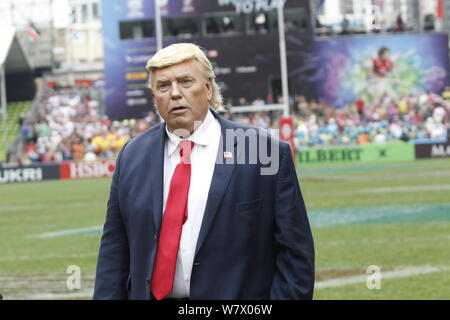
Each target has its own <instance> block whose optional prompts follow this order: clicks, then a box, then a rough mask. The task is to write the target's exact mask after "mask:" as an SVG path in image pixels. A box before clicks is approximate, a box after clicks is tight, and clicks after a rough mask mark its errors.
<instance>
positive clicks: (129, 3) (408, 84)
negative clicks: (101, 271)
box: [0, 0, 450, 299]
mask: <svg viewBox="0 0 450 320" xmlns="http://www.w3.org/2000/svg"><path fill="white" fill-rule="evenodd" d="M278 3H279V2H278V1H276V0H160V1H159V2H158V3H155V2H154V1H153V0H107V1H106V0H103V1H101V0H14V1H13V0H2V1H1V2H0V66H1V68H0V86H1V90H0V100H1V101H0V102H1V109H0V110H1V112H0V116H1V117H0V120H1V122H0V135H1V140H0V240H1V241H0V295H2V296H3V298H4V299H89V298H91V297H92V291H93V283H94V280H95V266H96V261H97V254H98V247H99V242H100V237H101V232H102V225H103V222H104V219H105V212H106V202H107V199H108V192H109V185H110V183H111V176H112V174H113V172H114V169H115V157H116V156H117V153H118V152H119V150H120V149H121V147H122V146H123V145H124V143H125V142H126V141H127V140H129V139H130V138H133V137H135V136H137V135H139V134H140V133H142V132H144V131H146V130H147V129H149V128H151V127H152V126H154V125H155V124H158V123H159V122H160V121H161V119H160V117H159V115H158V113H157V111H156V109H155V107H154V105H153V98H152V94H151V91H150V90H149V89H148V87H147V78H148V74H147V71H146V70H145V64H146V62H147V61H148V60H149V59H150V58H151V56H152V55H153V54H154V53H155V52H156V51H157V49H158V48H159V47H161V46H167V45H170V44H172V43H177V42H193V43H196V44H198V45H200V46H201V47H203V48H204V49H205V51H206V53H207V56H208V58H209V59H210V60H211V61H212V63H213V66H214V70H215V73H216V75H217V81H218V83H219V86H220V87H221V90H222V93H223V96H224V102H225V109H226V110H225V111H224V112H222V114H223V116H225V117H226V118H228V119H232V120H234V121H237V122H240V123H245V124H250V125H253V126H256V127H259V128H261V129H263V130H268V131H270V132H272V133H273V134H275V135H279V136H280V139H282V140H285V141H287V142H289V143H290V144H291V146H292V150H293V152H294V154H295V163H296V168H297V172H298V177H299V181H300V185H301V188H302V192H303V196H304V198H305V202H306V205H307V208H308V215H309V218H310V221H311V225H312V228H313V234H314V238H315V244H316V269H317V272H316V291H315V298H316V299H449V298H450V277H449V276H450V254H449V252H450V250H449V249H450V196H449V194H450V193H449V191H450V159H449V158H450V142H449V136H450V124H449V123H450V122H449V120H450V119H449V117H450V86H449V85H450V83H449V37H448V34H449V31H450V1H448V0H427V1H425V0H286V1H281V3H283V4H284V8H283V10H282V11H278V10H277V5H278ZM280 13H282V15H281V16H280Z"/></svg>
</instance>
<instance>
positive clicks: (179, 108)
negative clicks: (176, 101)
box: [170, 106, 187, 113]
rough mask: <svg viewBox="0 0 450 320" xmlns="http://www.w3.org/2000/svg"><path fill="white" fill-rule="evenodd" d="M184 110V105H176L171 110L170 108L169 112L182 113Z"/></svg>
mask: <svg viewBox="0 0 450 320" xmlns="http://www.w3.org/2000/svg"><path fill="white" fill-rule="evenodd" d="M186 110H187V108H186V107H183V106H178V107H175V108H172V110H170V112H171V113H182V112H184V111H186Z"/></svg>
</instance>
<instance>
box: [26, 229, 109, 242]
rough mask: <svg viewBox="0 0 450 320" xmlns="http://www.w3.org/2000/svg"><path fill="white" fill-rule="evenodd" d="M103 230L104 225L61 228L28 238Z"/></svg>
mask: <svg viewBox="0 0 450 320" xmlns="http://www.w3.org/2000/svg"><path fill="white" fill-rule="evenodd" d="M102 230H103V226H95V227H89V228H81V229H70V230H61V231H55V232H46V233H40V234H34V235H29V236H27V237H26V238H38V239H45V238H56V237H62V236H70V235H77V234H79V233H84V232H101V231H102Z"/></svg>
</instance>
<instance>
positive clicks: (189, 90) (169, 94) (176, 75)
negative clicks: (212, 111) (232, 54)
mask: <svg viewBox="0 0 450 320" xmlns="http://www.w3.org/2000/svg"><path fill="white" fill-rule="evenodd" d="M201 68H202V66H201V64H200V63H199V62H198V61H197V60H195V59H191V60H187V61H184V62H181V63H177V64H174V65H171V66H167V67H164V68H159V69H155V70H153V73H152V77H153V84H154V90H153V93H154V95H155V102H156V106H157V108H158V111H159V113H160V114H161V116H162V117H163V119H164V121H165V122H166V124H167V127H168V129H169V131H171V132H173V131H174V130H177V129H185V130H188V131H189V133H190V134H192V132H193V131H194V129H195V128H194V121H197V122H198V121H203V120H204V119H205V117H206V114H207V112H208V108H209V100H210V99H211V97H212V90H211V83H210V81H207V80H206V79H205V77H204V76H203V73H202V72H201ZM197 126H198V125H197Z"/></svg>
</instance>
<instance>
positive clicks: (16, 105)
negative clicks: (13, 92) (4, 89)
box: [0, 101, 32, 162]
mask: <svg viewBox="0 0 450 320" xmlns="http://www.w3.org/2000/svg"><path fill="white" fill-rule="evenodd" d="M31 105H32V102H31V101H19V102H11V103H9V104H8V121H7V144H6V146H5V145H4V143H3V119H1V121H0V141H1V142H0V162H2V161H5V160H6V152H7V150H8V148H9V147H10V146H11V144H12V143H13V142H14V140H15V139H16V137H17V135H18V134H19V129H20V126H19V119H20V115H21V114H24V115H26V114H27V113H28V112H29V111H30V108H31Z"/></svg>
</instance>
